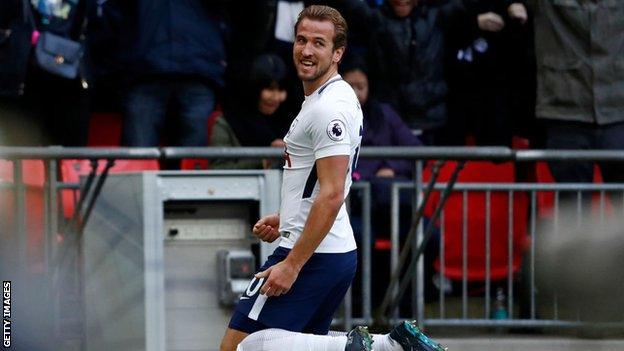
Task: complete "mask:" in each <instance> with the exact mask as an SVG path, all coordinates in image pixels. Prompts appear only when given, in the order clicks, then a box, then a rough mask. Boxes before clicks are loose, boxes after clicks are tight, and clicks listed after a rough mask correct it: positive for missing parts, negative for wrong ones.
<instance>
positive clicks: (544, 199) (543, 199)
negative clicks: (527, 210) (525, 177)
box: [535, 161, 613, 219]
mask: <svg viewBox="0 0 624 351" xmlns="http://www.w3.org/2000/svg"><path fill="white" fill-rule="evenodd" d="M535 173H536V174H535V178H536V180H537V182H538V183H544V184H554V183H555V178H554V177H553V175H552V173H551V172H550V168H549V166H548V163H547V162H544V161H540V162H536V167H535ZM593 183H594V184H602V183H603V180H602V173H601V172H600V168H599V167H598V166H597V165H594V181H593ZM536 200H537V216H538V217H539V218H540V219H552V217H553V209H554V206H555V192H554V191H538V192H537V199H536ZM591 207H592V213H593V214H594V215H599V211H600V193H599V192H594V193H592V205H591ZM605 211H606V212H607V213H609V212H612V211H613V206H612V204H611V201H610V199H609V198H608V197H605Z"/></svg>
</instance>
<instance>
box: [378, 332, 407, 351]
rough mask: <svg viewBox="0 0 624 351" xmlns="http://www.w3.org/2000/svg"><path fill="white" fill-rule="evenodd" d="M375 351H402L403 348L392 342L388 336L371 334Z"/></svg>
mask: <svg viewBox="0 0 624 351" xmlns="http://www.w3.org/2000/svg"><path fill="white" fill-rule="evenodd" d="M371 335H372V337H373V349H374V350H375V351H403V347H401V345H400V344H399V343H398V342H396V341H394V340H393V339H392V338H391V337H390V334H371Z"/></svg>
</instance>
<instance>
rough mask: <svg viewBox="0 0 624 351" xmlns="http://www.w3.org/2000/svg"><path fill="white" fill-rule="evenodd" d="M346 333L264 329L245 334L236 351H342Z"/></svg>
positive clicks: (345, 341) (345, 342)
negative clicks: (333, 333) (308, 332)
mask: <svg viewBox="0 0 624 351" xmlns="http://www.w3.org/2000/svg"><path fill="white" fill-rule="evenodd" d="M346 345H347V337H346V335H344V334H343V335H335V336H334V335H313V334H303V333H296V332H291V331H287V330H283V329H265V330H261V331H257V332H255V333H253V334H250V335H249V336H247V337H246V338H245V339H243V341H242V342H241V343H240V344H239V345H238V347H237V348H236V350H237V351H283V350H297V351H299V350H301V351H344V349H345V346H346Z"/></svg>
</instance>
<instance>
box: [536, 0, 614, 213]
mask: <svg viewBox="0 0 624 351" xmlns="http://www.w3.org/2000/svg"><path fill="white" fill-rule="evenodd" d="M528 4H529V5H530V6H531V7H530V8H531V9H532V10H533V12H534V14H535V15H534V16H535V52H536V59H537V83H538V86H537V104H536V115H537V118H540V119H542V120H544V122H545V126H546V147H547V148H549V149H577V150H578V149H602V150H622V149H624V49H623V48H624V2H623V1H617V0H531V1H528ZM550 166H551V171H552V173H553V176H554V178H555V180H556V181H558V182H591V181H592V178H593V165H592V163H591V162H565V163H564V162H553V163H551V164H550ZM599 166H600V170H601V173H602V176H603V179H604V180H605V181H607V182H621V181H624V167H623V166H624V165H622V164H621V163H600V164H599ZM619 202H620V203H621V199H620V200H619Z"/></svg>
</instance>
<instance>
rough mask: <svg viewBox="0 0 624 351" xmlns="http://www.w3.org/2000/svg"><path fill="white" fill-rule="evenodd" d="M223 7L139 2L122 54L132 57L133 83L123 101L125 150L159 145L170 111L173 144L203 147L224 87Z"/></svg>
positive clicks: (196, 1)
mask: <svg viewBox="0 0 624 351" xmlns="http://www.w3.org/2000/svg"><path fill="white" fill-rule="evenodd" d="M225 2H226V1H216V2H215V1H205V0H186V1H176V0H137V3H136V6H137V7H136V11H137V20H136V21H135V23H134V27H132V28H130V29H129V33H128V34H129V36H130V38H131V41H130V42H129V43H128V44H129V47H127V48H124V49H125V50H127V52H130V53H132V54H131V55H128V57H127V58H125V59H126V60H128V62H127V67H128V68H129V72H128V76H129V77H131V82H130V84H129V86H128V88H127V91H126V94H125V98H124V100H125V101H124V106H125V107H124V109H125V119H124V123H123V133H122V143H123V144H124V145H127V146H145V147H147V146H158V145H160V144H161V142H162V141H163V139H162V137H163V134H164V132H165V130H166V129H167V124H166V116H167V112H168V111H169V112H172V113H173V114H174V115H175V116H176V119H175V121H174V123H173V126H174V127H175V129H176V130H177V137H176V138H175V139H176V140H175V142H174V144H176V145H180V146H205V145H206V144H207V127H206V123H207V121H208V116H209V115H210V114H211V113H212V111H213V110H214V108H215V102H216V95H217V91H218V90H219V89H220V88H221V87H222V86H223V84H224V73H225V68H226V51H225V43H226V37H227V21H226V16H225V8H224V3H225ZM169 137H172V136H169Z"/></svg>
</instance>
